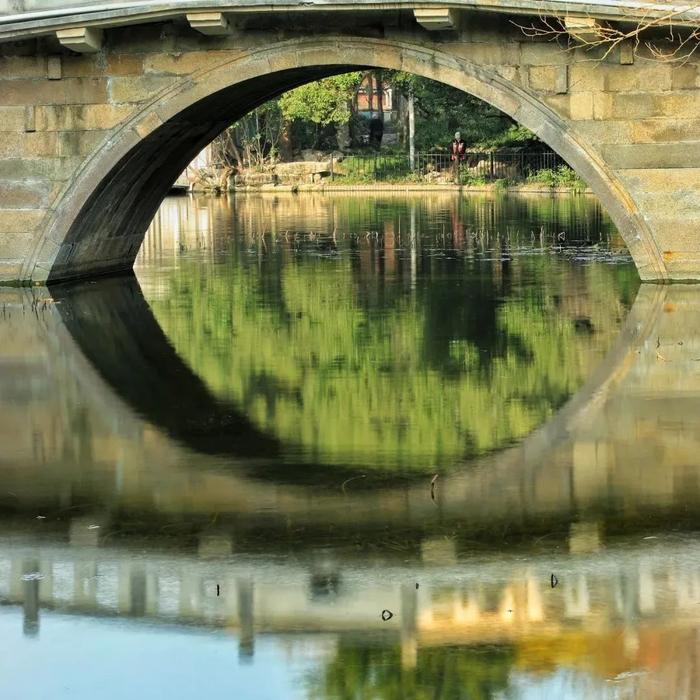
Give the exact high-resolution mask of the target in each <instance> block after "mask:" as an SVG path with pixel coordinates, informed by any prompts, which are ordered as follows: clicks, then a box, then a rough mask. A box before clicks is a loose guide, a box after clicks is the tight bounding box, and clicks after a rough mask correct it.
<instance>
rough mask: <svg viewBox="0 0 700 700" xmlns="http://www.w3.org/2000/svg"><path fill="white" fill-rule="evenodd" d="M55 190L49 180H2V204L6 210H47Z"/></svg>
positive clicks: (0, 199) (0, 200)
mask: <svg viewBox="0 0 700 700" xmlns="http://www.w3.org/2000/svg"><path fill="white" fill-rule="evenodd" d="M53 189H54V188H53V184H52V183H51V182H50V181H49V180H33V181H30V180H26V181H22V182H18V181H16V180H9V181H8V180H0V193H2V194H1V195H0V202H2V207H3V208H4V209H35V208H45V207H48V206H49V204H50V199H51V194H52V192H53Z"/></svg>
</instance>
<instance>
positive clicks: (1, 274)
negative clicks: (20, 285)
mask: <svg viewBox="0 0 700 700" xmlns="http://www.w3.org/2000/svg"><path fill="white" fill-rule="evenodd" d="M21 274H22V263H21V262H20V261H12V260H5V259H3V258H2V257H0V283H3V284H11V283H16V282H19V281H20V280H21Z"/></svg>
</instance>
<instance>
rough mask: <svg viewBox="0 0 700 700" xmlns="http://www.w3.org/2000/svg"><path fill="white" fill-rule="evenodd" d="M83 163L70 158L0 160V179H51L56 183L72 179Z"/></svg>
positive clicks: (78, 158) (75, 158)
mask: <svg viewBox="0 0 700 700" xmlns="http://www.w3.org/2000/svg"><path fill="white" fill-rule="evenodd" d="M84 161H85V159H84V158H81V157H70V158H58V157H56V158H24V157H20V158H0V179H20V178H25V177H26V178H45V177H46V178H51V179H52V180H55V181H57V182H59V181H64V180H68V179H70V178H72V177H74V175H75V172H76V170H77V169H78V167H79V166H80V165H82V163H83V162H84Z"/></svg>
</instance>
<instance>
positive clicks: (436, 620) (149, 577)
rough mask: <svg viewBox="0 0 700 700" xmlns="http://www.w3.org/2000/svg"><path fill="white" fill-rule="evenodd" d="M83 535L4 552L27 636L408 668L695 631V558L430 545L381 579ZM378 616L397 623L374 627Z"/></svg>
mask: <svg viewBox="0 0 700 700" xmlns="http://www.w3.org/2000/svg"><path fill="white" fill-rule="evenodd" d="M90 522H91V521H90V520H89V519H77V520H75V521H73V522H72V524H71V540H72V541H71V544H70V545H50V544H49V545H47V544H43V545H41V544H38V542H36V541H34V540H25V541H24V542H23V543H22V544H17V543H14V542H13V543H3V544H2V545H0V604H1V605H21V606H22V607H23V614H24V632H25V634H30V635H33V634H37V633H39V628H40V610H41V609H42V608H44V609H59V610H61V611H62V612H70V613H75V614H79V615H87V616H119V617H125V618H134V619H142V620H144V621H148V622H150V623H163V624H184V625H188V626H192V625H194V626H202V627H211V628H225V629H227V630H230V631H231V632H233V633H235V634H236V635H237V636H238V639H239V648H240V653H241V654H242V655H244V656H246V655H251V654H253V653H254V638H255V636H256V635H261V634H271V633H274V634H280V633H289V632H298V633H308V632H313V633H317V632H327V633H334V634H352V633H358V632H364V633H366V632H369V631H374V632H375V633H385V634H387V635H389V639H391V640H396V641H399V640H400V641H401V644H402V658H403V663H404V664H405V665H409V666H410V665H412V664H413V663H415V654H416V651H417V648H418V647H424V646H434V645H445V644H447V645H450V644H483V643H492V644H508V643H523V642H525V643H526V642H527V640H528V639H532V638H533V636H534V637H537V638H540V639H547V638H550V639H556V638H562V637H565V636H567V635H572V634H575V633H578V634H582V635H584V637H588V638H590V640H591V641H592V640H594V639H601V638H605V637H609V638H610V639H615V638H617V640H618V641H617V643H616V644H617V646H618V647H619V648H616V649H615V653H616V654H618V655H619V657H620V658H619V659H616V663H623V662H626V663H627V664H630V663H631V662H632V660H633V659H634V658H635V653H636V652H637V650H638V647H639V634H640V631H641V630H642V629H644V628H653V627H654V626H656V625H662V626H663V627H666V628H677V629H687V628H691V627H693V626H696V625H698V624H700V608H699V607H698V606H699V605H700V564H699V563H698V562H699V561H700V558H699V555H700V551H699V550H698V546H697V545H695V544H676V545H672V546H667V545H665V544H658V543H653V542H649V543H646V542H645V543H642V544H641V545H640V544H635V545H633V546H631V547H629V546H628V547H623V548H620V547H616V548H615V549H614V550H613V551H609V552H598V553H591V554H578V555H572V556H566V555H563V554H558V555H556V554H554V555H546V556H545V555H540V556H536V557H533V558H532V559H530V560H529V561H528V562H527V563H515V562H513V561H511V560H510V558H507V557H506V558H499V559H498V560H496V561H494V562H490V561H489V559H480V558H475V557H470V558H468V559H463V560H460V561H459V562H456V561H455V562H446V561H442V562H439V561H437V560H436V559H435V555H436V552H437V551H438V550H439V548H440V545H439V543H432V544H431V543H429V542H426V543H425V546H424V550H423V554H422V556H421V557H420V558H419V559H418V560H417V561H416V562H415V563H414V564H408V565H407V564H403V563H402V564H399V563H395V564H391V563H389V564H388V565H387V563H385V562H383V561H382V559H381V557H379V558H376V559H375V560H374V561H371V562H368V561H366V560H363V561H362V562H359V561H358V560H357V559H347V558H345V557H343V556H342V555H341V556H338V555H337V554H333V553H331V552H326V553H324V554H323V555H317V556H311V557H303V558H302V559H301V560H298V559H296V558H292V559H291V560H284V559H280V558H279V557H275V558H271V559H259V558H256V559H252V560H251V559H248V558H246V557H235V556H234V557H231V556H230V555H226V554H224V551H225V550H222V548H221V545H222V544H223V545H226V544H227V543H226V542H221V541H217V540H216V538H211V537H207V538H202V539H201V540H200V542H199V557H198V558H196V557H192V556H189V557H188V556H173V555H169V556H165V555H162V554H158V553H150V554H149V556H148V557H147V558H146V557H144V558H141V557H135V556H134V555H133V553H132V552H130V551H129V550H120V549H115V548H110V547H106V548H99V549H98V548H94V547H90V546H86V543H89V542H90V539H91V538H92V540H93V542H94V543H96V542H97V540H98V538H97V536H96V535H95V534H94V533H95V531H94V530H92V531H91V530H89V529H88V528H89V527H90ZM572 546H573V545H572ZM553 571H556V572H557V574H558V576H559V583H558V585H557V587H556V588H552V586H551V583H550V576H551V573H552V572H553ZM416 583H419V587H418V588H416V586H415V584H416ZM217 587H218V588H217ZM384 609H388V610H390V611H391V612H392V613H393V614H394V618H393V619H392V620H390V621H384V620H382V618H381V611H382V610H384ZM620 632H624V633H625V636H624V637H621V636H620ZM635 640H636V641H635ZM589 645H590V643H589ZM589 645H587V646H589ZM613 646H615V645H613ZM581 651H582V652H583V653H584V654H586V653H590V654H592V655H593V659H588V660H587V661H588V663H589V665H595V664H600V665H604V663H605V661H604V659H603V658H602V657H600V650H598V651H596V650H595V649H594V648H593V646H592V645H591V646H590V648H586V647H584V648H583V649H582V650H581ZM596 657H597V658H596ZM582 661H583V659H579V660H578V662H579V663H580V662H582ZM590 662H593V664H591V663H590ZM608 662H609V660H608ZM628 667H629V666H628Z"/></svg>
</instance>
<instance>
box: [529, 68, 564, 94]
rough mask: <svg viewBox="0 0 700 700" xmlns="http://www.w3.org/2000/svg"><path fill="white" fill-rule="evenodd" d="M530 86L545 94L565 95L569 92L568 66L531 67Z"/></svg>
mask: <svg viewBox="0 0 700 700" xmlns="http://www.w3.org/2000/svg"><path fill="white" fill-rule="evenodd" d="M528 77H529V86H530V88H531V89H532V90H537V91H538V92H544V93H554V94H557V95H560V94H564V93H566V92H567V90H568V85H569V83H568V66H530V68H529V70H528Z"/></svg>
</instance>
